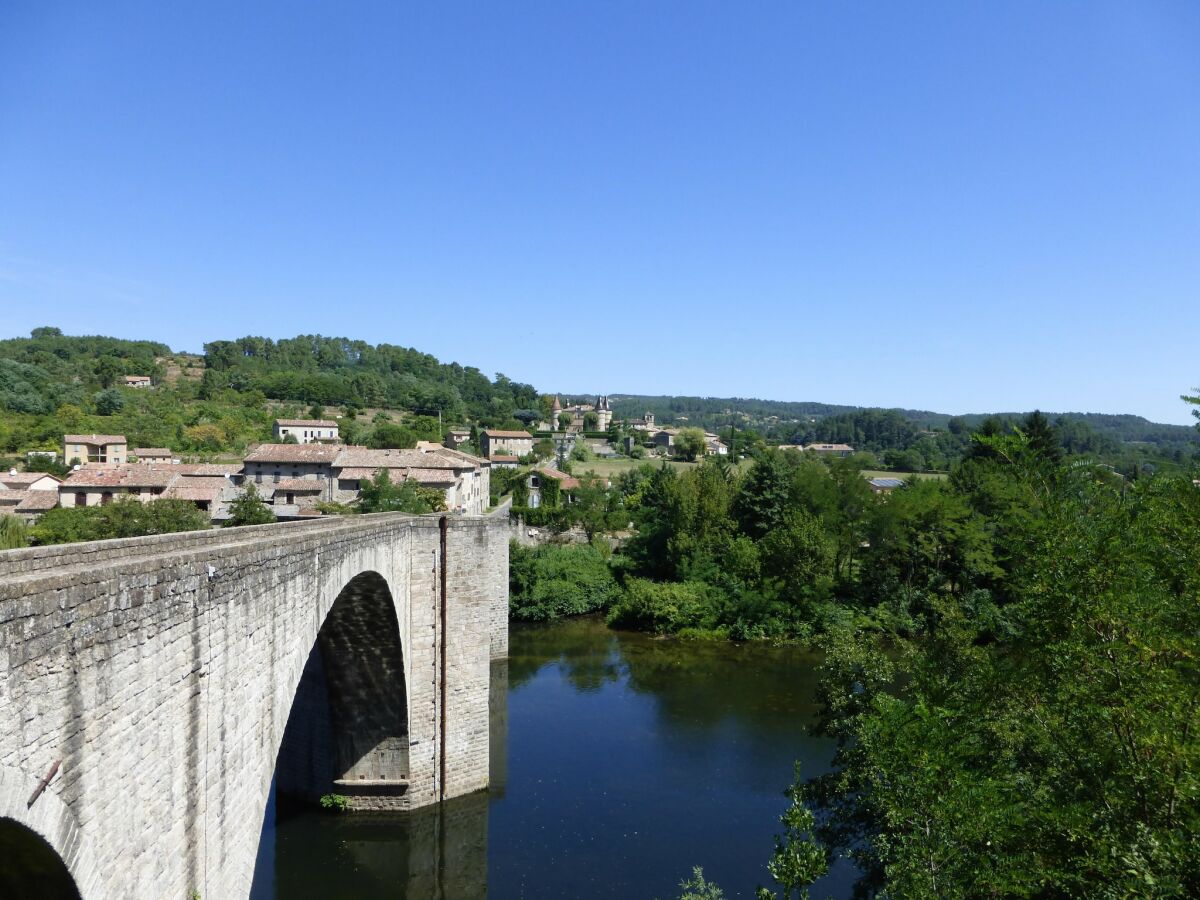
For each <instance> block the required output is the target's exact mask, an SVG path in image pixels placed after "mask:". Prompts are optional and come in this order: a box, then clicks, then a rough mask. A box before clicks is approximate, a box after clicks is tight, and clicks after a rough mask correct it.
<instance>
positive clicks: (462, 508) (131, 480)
mask: <svg viewBox="0 0 1200 900" xmlns="http://www.w3.org/2000/svg"><path fill="white" fill-rule="evenodd" d="M450 443H451V441H449V440H448V441H447V444H450ZM37 452H38V453H41V454H42V455H48V454H49V453H50V452H47V451H37ZM53 455H55V456H56V455H57V454H53ZM62 459H63V460H64V461H65V462H66V463H67V464H68V465H70V466H71V467H72V469H71V472H70V473H69V474H68V475H67V476H66V477H65V478H62V479H59V478H56V477H54V476H53V475H49V474H43V473H38V472H16V471H10V472H8V473H7V474H6V475H5V476H4V477H3V479H0V514H3V513H5V512H8V513H11V514H13V515H16V516H17V517H18V518H21V519H24V520H26V521H29V522H32V521H35V520H36V519H37V518H38V517H39V516H40V515H41V514H42V513H44V512H45V511H47V510H49V509H54V508H55V507H60V506H61V507H66V508H71V507H80V506H102V505H105V504H108V503H111V502H112V501H113V500H115V499H118V498H120V497H131V498H133V499H137V500H142V501H148V500H158V499H174V500H186V501H188V502H190V503H193V504H194V505H195V506H196V507H197V508H198V509H200V510H202V511H204V512H206V513H208V515H209V516H210V518H211V519H212V520H213V521H214V522H215V523H217V524H219V523H221V522H222V521H224V520H225V519H226V518H228V515H229V507H230V504H231V503H232V502H233V501H234V500H235V499H236V498H237V496H238V495H239V494H240V493H241V492H242V491H243V490H244V489H245V486H246V485H247V484H253V485H254V486H255V491H256V492H257V493H258V495H259V496H260V497H261V498H262V499H263V500H264V501H265V502H266V503H267V504H269V505H270V508H271V511H272V512H273V513H274V514H275V517H276V518H277V519H278V520H280V521H289V520H295V519H304V518H312V517H316V516H320V515H321V511H320V510H319V509H318V505H320V504H322V503H323V502H329V503H341V504H350V503H353V502H354V501H356V500H357V499H358V497H359V494H360V490H361V485H362V482H363V481H365V480H367V479H370V478H373V477H374V476H375V475H376V473H378V472H380V471H386V472H387V473H388V476H389V480H390V481H391V482H392V483H396V484H399V483H404V482H409V481H411V482H414V483H416V484H418V485H420V486H422V487H429V488H436V489H438V490H440V491H442V492H443V493H444V496H445V506H446V509H447V510H450V511H451V512H454V513H458V514H462V515H478V514H480V513H482V512H483V511H484V509H486V508H487V505H488V497H489V483H488V475H489V469H490V464H489V463H488V461H487V460H484V459H479V458H478V457H475V456H472V455H470V454H468V453H463V452H462V451H460V450H458V449H456V448H455V447H453V446H444V445H442V444H436V443H432V442H427V441H423V442H421V443H420V444H418V446H417V447H415V448H412V449H404V450H401V449H373V448H368V447H356V446H349V445H346V444H342V443H341V442H340V441H339V438H338V424H337V422H334V421H331V420H325V419H277V420H276V421H275V433H274V441H273V442H271V443H264V444H259V445H258V446H256V447H253V448H252V449H251V450H250V452H248V453H247V454H246V455H245V457H244V459H243V460H242V461H241V462H229V463H185V462H182V461H181V460H180V459H179V458H178V457H176V456H175V454H173V453H172V451H171V450H170V448H167V447H133V448H130V447H129V445H128V442H127V441H126V439H125V437H124V435H119V434H67V435H63V442H62Z"/></svg>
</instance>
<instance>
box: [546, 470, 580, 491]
mask: <svg viewBox="0 0 1200 900" xmlns="http://www.w3.org/2000/svg"><path fill="white" fill-rule="evenodd" d="M538 472H540V473H541V474H542V475H545V476H546V477H547V478H553V479H554V480H555V481H557V482H558V486H559V487H560V488H563V489H564V490H568V491H571V490H574V489H575V488H577V487H579V479H578V478H575V477H574V476H572V475H568V474H567V473H566V472H560V471H558V469H552V468H550V466H546V467H544V468H541V469H538Z"/></svg>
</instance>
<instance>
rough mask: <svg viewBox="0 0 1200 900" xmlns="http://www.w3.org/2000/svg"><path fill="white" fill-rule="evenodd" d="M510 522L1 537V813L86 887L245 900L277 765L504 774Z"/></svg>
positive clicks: (416, 791)
mask: <svg viewBox="0 0 1200 900" xmlns="http://www.w3.org/2000/svg"><path fill="white" fill-rule="evenodd" d="M508 537H509V534H508V528H507V523H506V522H504V521H503V520H492V519H474V518H471V519H465V518H448V517H437V516H422V517H411V516H403V515H398V514H382V515H374V516H356V517H347V518H344V519H323V520H320V521H316V522H301V523H294V524H278V525H262V526H255V527H250V528H236V529H226V530H220V531H205V532H191V533H186V534H176V535H161V536H157V537H151V538H133V539H127V540H116V541H101V542H96V543H90V544H75V545H66V546H59V547H45V548H33V549H29V550H14V551H8V552H4V553H0V826H3V828H7V830H8V831H9V832H10V835H9V837H10V838H11V837H12V835H14V834H15V835H17V836H18V839H20V840H23V839H25V838H28V839H29V840H30V841H31V844H32V845H36V846H37V848H39V852H40V851H45V852H46V854H47V858H48V859H50V860H53V859H54V857H55V856H57V858H58V859H59V860H61V861H62V863H64V864H65V867H66V870H67V872H68V873H69V875H70V877H71V879H72V880H73V881H74V885H75V887H76V889H77V890H78V893H79V895H80V896H81V897H82V898H84V900H93V898H117V897H120V898H128V897H147V898H150V897H165V898H186V897H191V896H193V892H199V894H200V896H201V897H203V898H204V900H210V898H237V897H245V896H247V894H248V893H249V890H250V885H251V881H252V878H253V872H254V863H255V857H256V853H257V850H258V843H259V836H260V833H261V829H262V825H263V815H264V810H265V807H266V803H267V797H268V793H269V790H270V786H271V782H272V780H273V779H276V783H277V786H278V789H279V790H280V792H281V793H283V792H285V791H290V792H293V793H300V794H305V795H308V796H310V797H314V796H319V795H321V794H325V793H338V794H342V795H344V796H347V797H349V800H350V802H351V803H352V804H353V805H354V806H356V807H360V808H376V809H409V808H415V807H418V806H424V805H428V804H432V803H436V802H438V801H440V800H443V799H446V798H449V797H453V796H458V795H462V794H467V793H470V792H472V791H476V790H479V789H481V788H484V787H486V786H487V782H488V694H489V692H488V679H489V664H490V661H491V660H492V659H494V658H500V657H504V656H506V655H507V652H508V600H507V598H508ZM3 828H0V830H3ZM5 846H6V844H5V841H4V840H3V839H0V854H3V853H4V849H5ZM51 851H52V852H51ZM55 864H56V865H57V863H55ZM36 868H37V867H36V865H35V866H34V871H30V872H25V873H24V874H22V872H20V871H15V872H14V871H8V872H0V876H3V877H7V878H8V879H9V882H8V884H7V887H8V888H9V889H10V890H19V889H20V883H19V882H20V879H21V878H23V877H24V878H33V879H36V878H38V877H40V876H39V874H38V872H37V871H36ZM58 868H60V869H61V866H58ZM14 879H15V881H14ZM3 887H5V884H4V883H3V882H2V881H0V888H3ZM0 893H3V890H2V889H0Z"/></svg>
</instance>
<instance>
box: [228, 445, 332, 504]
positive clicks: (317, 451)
mask: <svg viewBox="0 0 1200 900" xmlns="http://www.w3.org/2000/svg"><path fill="white" fill-rule="evenodd" d="M342 449H343V448H342V447H340V446H338V445H336V444H317V443H308V444H259V445H258V446H257V447H255V448H254V449H253V450H251V451H250V452H249V453H248V454H246V458H245V461H244V464H243V467H242V479H243V480H244V481H252V482H254V483H255V484H256V485H262V484H270V485H275V484H278V483H279V482H280V481H283V480H284V479H285V478H287V479H291V478H312V479H315V480H316V481H318V482H319V483H320V484H321V485H322V486H323V488H324V490H323V492H322V497H321V499H323V500H333V499H334V494H333V482H332V477H333V468H332V467H333V461H334V459H336V458H337V455H338V454H339V453H340V452H341V451H342Z"/></svg>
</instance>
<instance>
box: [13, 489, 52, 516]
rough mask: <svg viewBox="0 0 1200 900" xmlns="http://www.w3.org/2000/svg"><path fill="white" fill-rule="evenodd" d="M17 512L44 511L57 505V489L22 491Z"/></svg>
mask: <svg viewBox="0 0 1200 900" xmlns="http://www.w3.org/2000/svg"><path fill="white" fill-rule="evenodd" d="M22 493H23V495H24V496H23V497H22V498H21V502H20V503H18V504H17V512H45V511H46V510H48V509H54V507H56V506H58V491H23V492H22Z"/></svg>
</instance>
